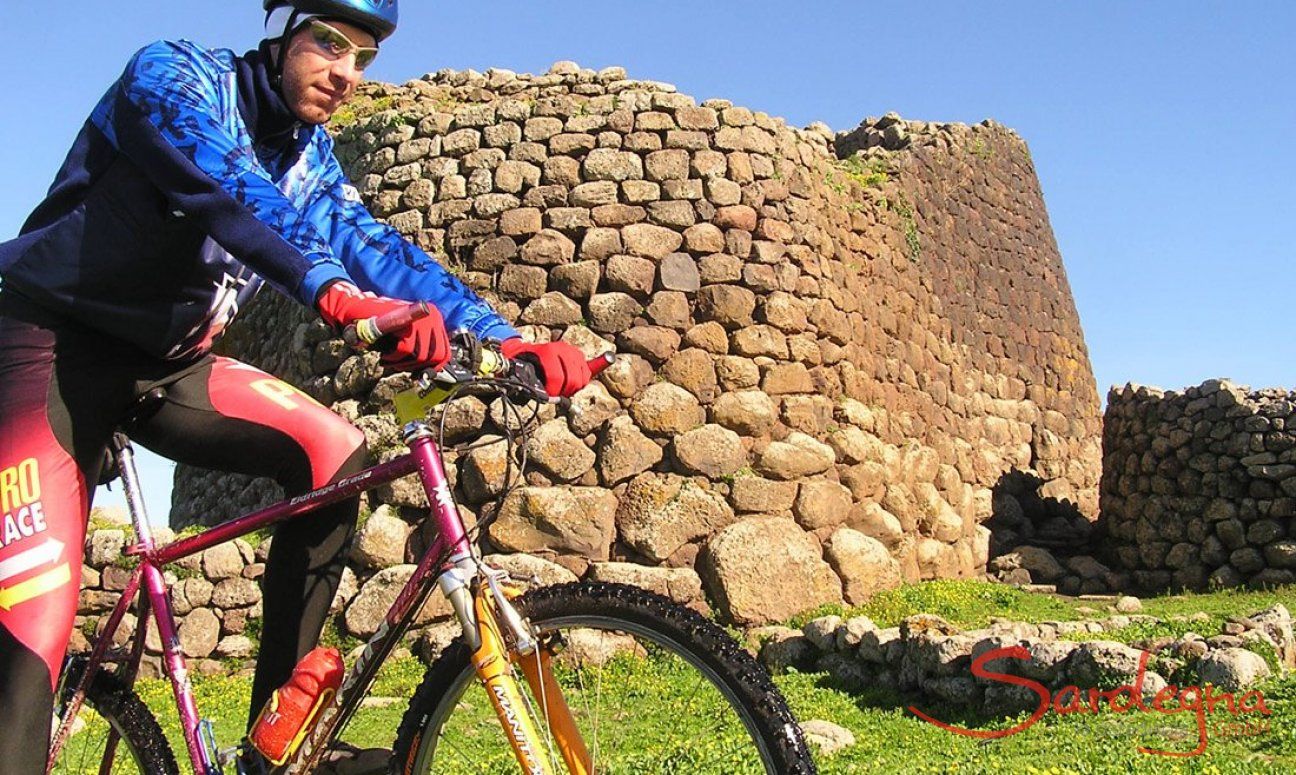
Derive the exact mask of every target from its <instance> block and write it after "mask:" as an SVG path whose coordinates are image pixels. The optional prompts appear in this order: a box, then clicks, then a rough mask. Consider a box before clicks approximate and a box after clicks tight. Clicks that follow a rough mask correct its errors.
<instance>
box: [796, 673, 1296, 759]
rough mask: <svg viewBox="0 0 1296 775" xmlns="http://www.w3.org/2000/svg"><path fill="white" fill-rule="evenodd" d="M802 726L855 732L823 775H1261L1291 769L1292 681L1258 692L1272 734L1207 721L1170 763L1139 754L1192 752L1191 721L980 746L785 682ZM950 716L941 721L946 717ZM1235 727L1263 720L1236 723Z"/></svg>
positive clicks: (1042, 725)
mask: <svg viewBox="0 0 1296 775" xmlns="http://www.w3.org/2000/svg"><path fill="white" fill-rule="evenodd" d="M779 683H780V686H781V687H782V689H783V691H784V693H785V694H786V695H787V696H788V700H789V702H790V703H791V704H792V707H793V710H794V711H795V712H796V713H797V715H798V717H799V718H802V719H807V718H825V719H829V720H831V721H833V722H834V723H837V724H840V725H842V726H844V727H846V728H847V729H849V730H851V731H852V732H853V733H854V735H855V740H856V742H855V745H853V746H851V747H849V748H847V749H844V750H842V751H840V752H839V753H838V754H836V755H835V756H832V757H821V758H820V760H819V764H820V772H822V773H824V775H833V774H836V773H841V774H843V775H844V774H845V773H862V772H901V773H999V772H1013V773H1059V774H1061V773H1129V772H1134V773H1178V772H1185V773H1230V774H1231V773H1239V774H1241V773H1257V772H1279V771H1283V770H1289V769H1290V768H1291V767H1292V766H1293V765H1296V680H1293V679H1287V680H1285V681H1281V682H1278V681H1275V682H1271V683H1269V684H1267V685H1265V686H1263V687H1262V688H1263V689H1264V691H1265V695H1266V698H1268V699H1269V707H1270V709H1271V710H1273V711H1274V712H1273V715H1272V716H1269V717H1268V718H1267V721H1268V731H1266V732H1261V733H1260V734H1256V735H1254V736H1249V737H1235V738H1229V737H1226V730H1225V729H1224V724H1225V723H1227V722H1228V721H1231V717H1228V716H1227V715H1226V714H1224V715H1220V714H1217V715H1214V716H1211V717H1208V719H1209V721H1208V726H1207V740H1208V743H1207V747H1206V751H1205V753H1204V754H1202V755H1201V756H1196V757H1192V758H1190V759H1175V758H1169V757H1165V756H1156V755H1150V754H1144V753H1140V752H1139V751H1138V748H1139V747H1140V746H1147V747H1151V748H1156V749H1159V750H1171V751H1189V750H1192V749H1193V748H1194V747H1195V745H1196V743H1197V733H1196V729H1195V726H1194V723H1195V722H1194V719H1193V717H1192V716H1191V715H1188V714H1181V715H1173V716H1166V715H1161V714H1151V713H1149V714H1138V713H1126V714H1121V715H1118V714H1115V713H1111V712H1106V711H1104V712H1100V713H1098V714H1086V715H1080V714H1076V715H1070V716H1062V715H1059V714H1056V713H1048V714H1046V715H1045V716H1044V717H1043V718H1042V719H1041V720H1040V721H1039V722H1038V723H1036V724H1035V725H1034V726H1032V727H1030V728H1028V729H1026V730H1025V731H1023V732H1021V733H1019V734H1016V735H1012V736H1009V737H1004V738H999V739H995V740H977V739H973V738H970V737H964V736H961V735H956V734H953V733H951V732H947V731H945V730H942V729H939V728H937V727H935V726H932V725H931V724H928V723H926V722H924V721H922V720H920V719H918V718H916V717H915V716H913V715H912V714H910V713H909V712H908V711H907V710H905V709H904V707H905V701H904V700H903V699H901V698H899V697H896V696H894V695H891V694H888V693H885V692H880V691H875V690H866V691H864V692H863V693H849V692H846V691H844V690H842V689H841V688H839V687H837V686H836V685H835V684H834V683H833V682H832V681H831V679H829V678H827V677H826V676H822V675H789V676H786V677H784V678H782V679H781V680H780V681H779ZM922 710H924V711H927V712H929V713H931V714H932V715H933V716H936V717H937V718H941V719H942V720H943V721H947V722H949V723H955V724H958V725H960V726H963V727H965V728H973V729H983V730H996V729H1005V728H1008V727H1011V726H1013V725H1014V724H1016V723H1018V722H1019V721H1021V720H1024V719H1025V717H1026V716H1025V714H1023V715H1022V716H1019V717H1015V718H1013V719H991V718H983V717H976V716H969V715H966V714H958V713H950V712H949V711H948V710H945V711H942V709H940V708H935V707H930V706H928V707H923V708H922ZM947 715H948V716H949V717H948V718H946V717H945V716H947ZM1239 718H1241V719H1246V718H1253V719H1254V718H1259V717H1258V716H1251V717H1247V716H1242V717H1239Z"/></svg>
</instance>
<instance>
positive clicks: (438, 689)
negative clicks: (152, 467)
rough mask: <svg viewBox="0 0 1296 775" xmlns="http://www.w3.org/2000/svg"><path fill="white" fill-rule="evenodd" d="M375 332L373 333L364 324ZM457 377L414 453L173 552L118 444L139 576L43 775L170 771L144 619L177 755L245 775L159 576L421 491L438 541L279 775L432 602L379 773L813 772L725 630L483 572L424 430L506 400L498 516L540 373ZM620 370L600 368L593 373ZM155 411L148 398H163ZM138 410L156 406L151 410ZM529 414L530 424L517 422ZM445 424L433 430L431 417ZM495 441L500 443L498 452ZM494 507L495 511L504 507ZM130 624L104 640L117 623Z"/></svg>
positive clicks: (454, 373) (304, 755)
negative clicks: (418, 673) (147, 672)
mask: <svg viewBox="0 0 1296 775" xmlns="http://www.w3.org/2000/svg"><path fill="white" fill-rule="evenodd" d="M403 314H404V318H402V313H397V314H395V315H392V314H389V315H387V316H384V317H383V318H377V319H371V320H369V321H363V323H362V325H361V326H360V327H359V330H358V331H356V330H352V329H348V331H347V332H346V337H345V338H346V339H347V341H348V342H352V343H356V342H357V340H359V343H361V344H363V343H372V342H373V341H374V340H375V339H377V338H378V337H379V336H381V335H382V334H383V333H384V332H389V331H394V330H398V329H399V328H401V327H403V326H404V325H408V322H409V321H410V320H411V319H413V318H412V316H417V315H418V314H419V312H418V310H417V305H415V306H414V307H411V309H410V310H409V311H408V312H407V313H403ZM365 324H368V325H365ZM452 351H453V357H452V360H451V363H450V364H449V365H448V366H447V367H446V368H444V369H442V370H440V371H438V372H436V373H431V372H427V371H425V372H421V373H418V374H417V375H414V380H413V383H414V384H413V387H411V388H410V389H409V390H407V391H405V392H403V393H401V394H400V395H398V396H397V397H396V399H395V402H394V403H395V407H396V410H397V414H398V417H399V418H400V420H401V421H402V422H404V423H405V425H404V428H403V440H404V443H405V445H406V446H407V447H408V449H409V452H408V454H404V455H401V456H400V457H398V458H395V459H393V460H390V461H388V462H386V463H381V464H379V465H376V466H374V467H372V468H369V469H367V470H365V471H362V472H360V473H358V474H356V475H354V476H350V477H347V478H345V479H342V480H340V481H338V482H336V483H334V484H330V485H328V486H325V487H322V488H320V489H318V490H315V491H313V492H310V493H307V494H305V495H302V496H299V497H296V498H293V499H291V500H287V501H284V502H282V503H278V504H276V505H272V506H269V507H266V508H263V509H260V510H257V511H254V512H253V513H251V514H248V515H246V516H243V517H241V518H238V519H235V520H233V521H230V522H226V523H223V524H221V525H218V526H216V527H212V528H210V529H207V530H205V531H204V532H202V533H199V534H197V535H194V536H191V537H187V538H183V539H180V540H176V541H174V542H172V543H170V544H167V545H159V544H158V543H157V542H156V541H154V539H153V536H152V532H151V530H150V527H149V521H148V517H147V513H146V511H145V509H144V506H143V501H142V498H141V496H140V487H139V480H138V477H137V475H136V471H135V467H134V462H133V451H132V449H131V446H130V442H129V439H128V438H127V437H126V436H125V435H124V434H120V433H119V434H117V435H116V436H115V437H114V443H113V447H114V450H115V452H116V457H117V459H118V469H119V471H120V475H121V478H122V483H123V489H124V492H125V496H126V500H127V505H128V508H129V511H130V515H131V519H132V522H133V524H134V529H135V536H136V543H135V544H134V545H132V546H130V547H128V549H127V553H128V554H130V555H132V556H133V557H135V558H137V559H138V565H137V566H136V567H135V569H134V570H133V572H132V574H131V576H130V579H129V581H128V582H127V584H126V587H125V589H124V591H123V592H122V594H121V598H120V599H119V601H118V602H117V604H116V607H115V608H114V609H113V610H112V612H111V613H110V614H109V615H108V617H107V619H106V622H105V623H104V625H103V626H102V628H101V633H100V635H99V636H98V637H97V638H96V639H95V640H94V642H93V646H92V648H91V650H90V651H89V653H88V655H80V656H71V657H69V658H68V659H67V660H66V663H65V666H64V669H63V672H62V675H61V678H60V686H59V690H58V692H57V694H56V708H55V719H54V723H55V724H56V725H57V727H56V729H55V731H54V733H53V736H52V740H51V746H50V757H49V766H48V770H47V771H48V772H56V773H64V772H68V773H71V772H78V773H79V772H100V773H109V772H113V773H116V772H139V773H177V772H179V767H178V765H177V763H176V758H175V755H174V753H173V751H172V750H171V748H170V746H169V744H168V742H167V739H166V737H165V736H164V734H163V732H162V729H161V727H160V726H159V724H158V722H157V720H156V719H155V717H154V716H153V715H152V712H151V711H150V710H149V708H148V707H147V706H146V705H145V704H144V703H143V702H142V701H141V700H140V698H139V696H138V695H137V693H136V692H135V689H134V686H135V682H136V677H137V675H138V672H139V667H140V664H141V660H142V657H143V654H144V642H145V635H144V633H145V632H146V630H147V627H146V622H147V617H149V616H152V617H153V619H154V620H155V622H156V625H157V632H158V633H159V635H160V636H161V645H162V649H161V650H162V663H163V667H164V672H165V674H166V677H167V678H168V679H169V681H170V685H171V690H172V696H173V698H174V701H175V706H176V709H177V712H178V717H179V723H180V727H181V729H182V732H183V738H184V745H185V749H186V752H187V754H188V758H189V761H190V763H191V765H192V768H193V772H195V773H197V774H198V775H218V774H223V773H226V772H237V773H240V775H242V773H245V772H248V771H249V770H248V768H247V767H246V765H245V764H244V761H245V757H244V754H245V753H246V745H245V744H239V745H234V746H231V747H228V748H222V747H221V746H220V745H219V744H218V742H217V741H216V740H215V735H214V733H213V726H212V724H211V722H210V721H205V720H204V719H203V718H202V716H201V714H200V712H199V709H198V707H197V704H196V701H195V696H194V691H193V686H192V683H191V681H190V675H189V670H188V667H187V666H186V661H185V657H184V653H183V651H182V649H181V645H180V641H179V636H178V631H177V626H176V620H175V615H174V613H173V609H172V604H171V598H170V596H169V592H168V589H167V586H166V582H165V580H164V576H163V568H164V567H165V566H166V565H167V564H168V563H172V562H175V561H176V560H180V559H182V558H185V557H189V556H192V555H195V554H197V553H199V552H202V551H204V550H206V549H208V548H210V547H212V546H215V545H217V544H220V543H223V542H226V541H231V540H234V539H235V538H238V537H240V536H244V535H247V534H248V533H251V532H253V531H256V530H260V529H263V528H266V527H268V526H271V525H274V524H276V523H279V522H282V521H285V520H290V519H295V518H301V517H304V516H308V515H309V514H310V513H311V511H312V510H313V509H315V508H317V507H320V506H324V505H327V504H330V503H334V502H336V501H339V500H342V499H344V498H349V497H354V496H356V495H357V494H359V493H361V492H363V491H367V490H371V489H374V488H377V487H379V486H382V485H384V484H387V483H389V482H392V481H393V480H396V479H399V478H401V477H404V476H408V475H411V474H416V475H417V476H418V477H419V480H420V481H421V483H422V486H423V488H424V491H425V492H426V494H427V498H428V503H429V504H430V509H429V514H428V516H427V519H430V520H432V521H433V524H434V525H435V527H436V531H435V538H434V539H433V540H432V541H431V542H430V543H431V545H430V546H429V547H428V548H427V550H426V551H425V552H424V553H423V555H422V557H421V559H420V560H419V562H418V564H417V566H416V570H415V571H414V573H413V575H412V576H411V577H410V579H409V581H408V583H407V584H406V585H405V586H404V587H403V588H402V590H401V591H400V593H399V594H398V595H397V597H396V599H395V602H394V603H393V604H392V606H391V608H390V610H389V611H388V612H387V614H386V616H385V618H384V619H383V622H382V624H381V625H380V626H379V628H378V630H377V632H375V633H374V635H373V636H372V638H371V639H370V640H369V641H368V642H367V644H366V645H365V647H364V649H363V651H361V652H360V653H359V656H358V657H357V658H355V659H354V663H353V664H352V665H351V666H350V668H349V670H347V672H346V675H345V678H344V680H343V682H342V684H341V686H340V688H339V689H338V690H337V692H336V694H334V695H333V696H332V699H331V700H329V701H327V702H326V703H325V704H324V705H323V706H322V707H321V710H320V711H319V712H318V714H317V716H316V718H317V719H318V720H317V721H316V723H315V724H314V725H313V726H310V727H308V731H307V732H305V733H304V735H303V736H302V737H301V739H300V741H299V746H298V747H297V748H296V749H295V751H294V752H292V753H291V755H290V757H289V758H288V759H287V761H285V762H284V763H283V764H282V765H280V766H276V767H274V768H273V769H272V770H271V771H272V772H275V773H308V772H312V771H315V769H316V767H317V765H318V764H319V763H320V762H321V760H322V758H323V757H324V755H325V753H326V751H327V750H328V749H329V747H330V745H331V744H333V743H334V741H336V740H338V739H339V738H338V736H339V735H340V734H341V732H342V731H343V730H344V729H345V727H346V726H347V724H348V722H350V721H351V720H352V719H353V718H354V716H355V714H356V712H357V709H358V708H360V705H361V701H362V700H363V699H364V698H365V696H366V695H367V693H368V691H369V690H370V688H371V686H372V685H373V682H374V680H375V677H376V676H377V674H378V670H379V668H380V666H381V665H382V664H383V661H384V660H385V659H386V658H387V657H388V656H389V655H391V654H392V652H393V650H394V649H395V648H396V647H397V646H398V645H399V644H400V643H401V642H402V636H403V635H404V634H405V633H406V632H407V631H408V630H409V629H410V627H411V625H412V624H413V623H414V621H415V619H416V617H417V615H418V614H419V612H420V611H421V610H422V609H423V607H424V604H425V603H426V602H427V601H428V600H429V598H430V596H431V595H432V594H434V592H437V591H439V593H440V594H443V595H445V597H446V598H447V599H448V600H449V602H450V605H451V608H452V609H453V611H454V617H455V619H457V621H458V623H459V625H460V627H461V630H462V632H461V634H460V635H459V637H458V638H457V639H456V640H454V641H453V643H451V645H449V646H448V647H447V648H445V649H444V650H443V651H442V652H441V653H440V655H439V656H438V657H436V658H435V660H434V661H433V662H432V664H431V665H430V666H429V667H428V668H427V670H426V673H425V675H424V677H423V679H422V683H421V684H420V685H419V687H418V689H417V690H416V691H415V692H414V694H413V696H412V699H411V700H410V702H409V705H408V708H407V709H406V711H405V713H404V717H403V720H402V721H401V723H400V725H399V728H398V729H397V730H396V733H395V743H394V746H393V751H392V755H391V758H390V760H389V762H388V771H389V772H393V773H394V772H400V773H433V772H436V773H452V772H474V773H480V772H498V773H517V772H519V771H521V772H522V773H526V775H556V773H572V774H573V775H592V774H593V773H599V774H600V775H603V774H604V773H607V774H609V775H610V774H612V773H636V774H637V773H645V772H672V773H673V772H690V773H717V774H723V775H731V774H732V773H746V772H752V773H769V774H771V775H773V774H775V773H780V774H781V773H813V772H814V771H815V768H814V764H813V761H812V760H811V758H810V755H809V753H808V752H807V749H806V745H805V742H804V740H803V738H802V735H801V731H800V728H799V727H798V726H797V724H796V722H795V719H794V718H793V715H792V713H791V711H790V710H789V709H788V707H787V704H786V703H785V701H784V699H783V697H782V695H781V694H780V692H779V690H778V689H777V688H776V687H775V685H774V684H773V682H772V681H771V680H770V677H769V675H768V673H767V672H766V671H765V670H764V668H762V667H761V666H760V665H759V664H758V663H757V662H756V661H755V660H754V659H752V657H751V656H750V655H749V654H748V653H747V652H746V651H745V650H743V649H742V648H740V647H739V646H738V644H737V643H735V642H734V640H733V639H732V638H731V637H729V636H728V634H727V633H726V632H725V631H724V630H723V629H722V628H720V627H719V626H717V625H716V624H715V623H714V622H712V621H711V620H709V619H707V618H705V617H703V616H701V615H700V614H698V613H696V612H695V611H693V610H691V609H688V608H685V607H683V606H680V605H678V604H676V603H674V602H673V601H671V600H670V599H668V598H666V597H663V596H661V595H657V594H654V593H652V592H649V591H646V590H643V589H640V588H638V587H633V586H628V585H620V584H608V583H595V582H574V583H566V584H560V585H556V586H550V587H541V588H538V589H533V590H531V591H524V588H523V587H522V586H521V585H520V584H519V583H518V580H516V579H512V578H510V577H509V575H508V574H507V573H505V572H502V571H500V570H498V569H495V568H492V567H489V566H488V565H487V564H486V563H484V562H483V561H482V559H481V553H480V550H479V547H478V542H477V540H476V538H477V536H478V535H479V534H480V532H481V531H482V530H483V529H484V528H485V527H486V525H487V524H488V523H489V518H486V519H483V520H481V521H480V522H479V524H477V525H476V526H475V527H473V528H472V529H469V528H468V527H467V526H466V525H465V522H464V520H463V519H462V517H461V516H460V513H459V511H458V509H457V507H456V506H455V501H454V498H453V495H452V493H451V489H450V485H449V482H448V480H447V477H446V473H445V468H444V464H443V459H442V450H443V448H445V445H444V443H443V441H444V433H443V431H444V424H442V425H441V426H440V430H441V431H442V432H441V433H438V432H437V431H435V430H434V428H433V424H434V422H433V420H432V419H430V414H431V413H433V412H435V411H436V407H437V406H439V405H441V404H443V403H445V402H447V401H449V400H450V399H453V398H455V397H457V396H460V395H481V396H484V397H487V398H491V397H494V398H501V397H502V398H503V399H504V401H503V402H502V404H501V405H502V406H504V407H506V408H507V411H508V412H509V416H510V417H511V418H512V419H511V420H510V421H508V422H506V423H504V425H505V426H507V427H506V428H505V434H506V436H505V438H506V441H507V444H508V454H507V460H508V467H507V470H506V473H505V480H506V482H511V483H512V484H511V485H508V486H506V487H505V492H504V494H503V495H501V496H500V498H501V499H502V498H503V497H505V495H507V492H508V489H509V487H510V486H516V482H517V480H518V479H519V478H520V472H521V471H522V470H523V469H524V467H525V464H526V459H525V449H526V445H525V443H518V440H519V439H522V440H523V441H524V440H525V438H526V437H527V433H529V430H530V428H531V427H534V425H535V420H536V417H537V415H538V410H539V408H540V406H541V405H542V403H543V402H547V401H551V399H550V397H549V396H548V395H546V394H545V392H544V388H543V384H544V383H543V381H542V380H541V379H540V378H539V375H538V372H537V369H536V366H535V364H534V363H532V362H531V361H529V360H525V359H514V360H510V359H508V358H506V357H504V356H503V355H502V354H501V353H500V352H499V351H498V348H497V347H496V346H494V345H492V344H491V343H482V342H478V341H477V340H476V339H475V338H473V337H471V336H468V335H463V334H457V335H456V337H455V340H454V345H453V347H452ZM610 358H611V356H605V357H604V358H602V359H595V360H594V361H591V369H592V370H595V371H597V370H599V369H600V367H601V366H606V365H607V363H610ZM155 398H156V397H155ZM146 399H147V397H146ZM528 407H530V409H531V412H530V415H529V416H528V415H526V411H527V408H528ZM442 420H444V415H442ZM496 443H497V442H496ZM501 502H502V500H501ZM132 607H133V610H134V611H135V613H136V615H137V616H138V625H137V626H136V628H135V634H134V635H133V636H132V638H131V639H129V640H128V642H127V643H126V645H125V646H117V647H114V645H113V643H114V634H115V633H116V631H117V629H118V627H119V626H120V625H121V623H122V621H123V618H124V617H125V615H126V614H127V612H128V610H131V609H132Z"/></svg>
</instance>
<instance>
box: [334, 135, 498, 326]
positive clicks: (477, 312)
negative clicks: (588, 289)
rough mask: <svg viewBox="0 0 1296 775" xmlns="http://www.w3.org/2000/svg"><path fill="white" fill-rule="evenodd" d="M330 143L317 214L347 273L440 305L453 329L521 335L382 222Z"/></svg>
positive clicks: (371, 287)
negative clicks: (352, 183) (351, 182)
mask: <svg viewBox="0 0 1296 775" xmlns="http://www.w3.org/2000/svg"><path fill="white" fill-rule="evenodd" d="M331 151H332V144H331V143H328V144H327V145H326V147H325V148H324V149H323V152H322V153H321V157H322V158H323V159H326V160H327V161H325V162H323V163H324V164H326V165H327V166H328V170H327V171H326V172H325V173H324V175H323V178H324V181H325V182H324V185H325V187H326V188H325V190H324V191H323V192H322V195H321V196H320V197H319V199H318V200H316V203H315V204H314V205H313V206H312V220H313V221H315V222H316V223H321V224H322V223H327V224H329V226H328V228H329V231H330V238H329V241H330V244H331V245H332V247H333V253H334V255H336V256H338V257H339V258H340V259H341V261H342V263H343V266H344V267H345V269H346V271H347V274H348V275H350V276H351V278H352V279H353V281H354V282H355V283H356V285H358V286H359V287H360V288H361V289H362V290H366V291H372V292H374V293H378V294H381V295H383V296H390V297H392V298H395V299H406V300H409V301H427V302H431V303H432V304H434V305H436V308H437V309H438V310H440V312H441V316H442V317H443V318H445V321H446V327H447V328H449V329H450V330H452V331H453V330H455V329H458V328H466V329H468V330H469V331H472V332H473V333H474V334H476V335H477V336H478V337H480V338H483V339H486V338H490V339H498V340H504V339H509V338H511V337H515V336H517V335H518V332H517V330H516V329H514V328H513V326H511V325H509V324H508V322H507V321H506V320H504V318H502V317H500V315H499V313H497V312H496V311H495V310H494V309H492V308H491V306H490V305H489V304H488V303H486V301H485V300H484V299H482V298H481V297H480V296H478V295H477V294H476V293H474V292H473V291H472V289H471V288H469V287H468V286H466V285H464V284H463V282H461V281H460V280H459V278H457V277H455V276H454V275H452V274H450V272H448V271H447V270H446V268H445V267H443V266H442V265H441V264H440V263H439V262H437V261H436V259H434V258H432V257H431V256H429V255H428V254H427V253H425V252H423V251H422V250H420V249H419V248H418V247H417V246H415V245H413V244H411V243H410V242H409V240H407V239H405V238H404V237H403V236H401V234H400V232H398V231H396V229H394V228H392V227H391V226H388V225H387V224H385V223H380V222H378V221H377V220H375V219H374V217H373V215H371V214H370V213H369V211H368V210H367V209H366V208H365V206H364V204H363V203H362V202H361V201H360V194H359V192H358V191H356V189H355V188H354V187H352V186H350V185H348V184H347V181H346V176H345V175H344V174H343V172H342V169H341V167H340V165H339V164H338V162H337V159H336V158H335V157H334V156H333V154H332V152H331Z"/></svg>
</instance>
